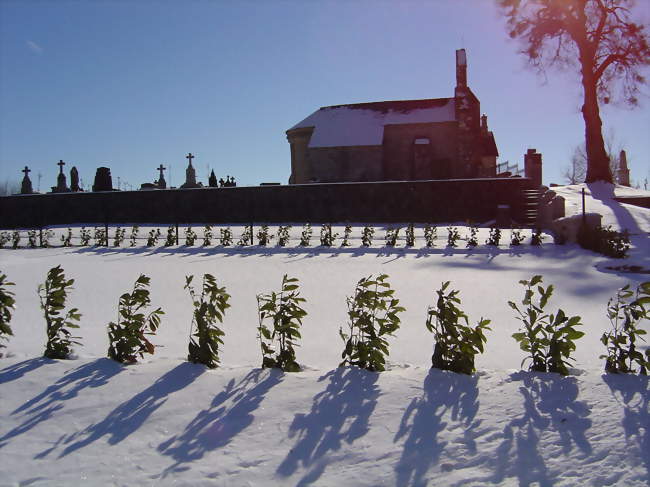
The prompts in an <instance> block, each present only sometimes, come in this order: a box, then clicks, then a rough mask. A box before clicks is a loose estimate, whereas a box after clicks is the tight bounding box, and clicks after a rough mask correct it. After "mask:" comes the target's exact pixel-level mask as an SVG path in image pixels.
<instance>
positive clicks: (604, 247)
mask: <svg viewBox="0 0 650 487" xmlns="http://www.w3.org/2000/svg"><path fill="white" fill-rule="evenodd" d="M578 244H580V246H581V247H582V248H583V249H588V250H593V251H594V252H598V253H601V254H603V255H606V256H607V257H614V258H615V259H623V258H625V257H626V256H627V251H628V250H629V249H630V236H629V234H628V232H627V230H624V231H622V232H617V231H616V230H612V227H611V226H608V227H604V228H603V227H600V226H598V227H596V228H590V227H588V226H586V225H581V226H580V229H579V230H578Z"/></svg>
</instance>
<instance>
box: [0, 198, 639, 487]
mask: <svg viewBox="0 0 650 487" xmlns="http://www.w3.org/2000/svg"><path fill="white" fill-rule="evenodd" d="M554 189H556V190H557V192H558V193H559V194H562V195H564V196H566V198H567V211H568V213H575V212H578V211H580V208H579V204H578V202H579V198H580V196H579V189H580V188H579V187H574V186H568V187H564V188H554ZM628 191H631V190H628ZM637 193H638V192H637ZM646 194H647V193H646ZM610 196H611V195H610ZM587 211H597V212H600V213H602V214H603V223H604V224H606V225H609V224H611V225H613V226H614V227H616V228H627V229H629V230H630V231H631V232H632V235H631V239H632V243H633V247H632V249H631V252H630V257H629V258H628V259H625V260H624V261H621V260H615V259H609V258H606V257H604V256H602V255H598V254H595V253H592V252H589V251H585V250H582V249H580V248H579V247H578V246H576V245H573V244H571V245H563V246H560V245H554V244H553V243H552V238H551V237H550V236H547V237H546V239H545V240H544V243H543V245H542V246H541V247H531V246H530V245H529V244H528V242H529V236H530V231H529V230H526V231H525V235H526V237H527V238H526V241H525V243H524V245H522V246H520V247H512V248H511V247H510V246H509V245H508V240H509V235H510V230H504V231H503V235H504V236H503V240H502V243H501V245H500V246H499V247H497V248H494V247H489V246H486V245H485V244H484V243H483V242H484V241H485V239H486V238H487V234H488V229H487V228H482V229H480V234H479V241H480V245H479V247H477V248H476V249H473V250H470V249H467V248H466V247H465V244H466V242H465V241H464V240H461V241H460V242H459V245H458V248H455V249H452V248H447V247H445V245H446V238H447V231H446V226H440V227H439V228H438V241H437V245H436V247H435V248H426V247H425V246H424V241H423V238H422V228H421V227H419V228H418V230H417V240H416V246H415V247H414V248H410V249H409V248H405V247H404V240H403V233H402V234H401V237H400V241H399V242H398V246H397V247H396V248H389V247H386V246H385V245H384V242H383V237H384V228H383V227H381V226H377V227H376V228H377V232H376V234H375V239H374V242H373V245H372V246H371V247H370V248H364V247H361V245H360V241H359V235H360V230H361V227H359V226H357V227H355V229H354V237H355V238H354V239H353V241H352V242H351V247H348V248H341V247H339V246H338V245H337V246H335V247H332V248H323V247H319V246H318V231H319V227H315V228H314V237H313V238H312V246H311V247H307V248H303V247H299V246H298V242H297V239H298V238H299V235H300V230H301V227H300V225H296V226H294V227H293V229H292V241H291V242H290V244H289V246H288V247H285V248H279V247H277V246H275V242H272V244H271V246H269V247H266V248H264V247H259V246H252V247H237V246H234V247H229V248H224V247H220V246H218V245H213V246H211V247H207V248H203V247H198V246H197V247H192V248H188V247H185V246H183V245H179V246H172V247H163V246H162V242H161V243H159V246H158V247H155V248H148V247H146V246H144V242H141V243H139V244H138V245H137V246H136V247H128V246H123V247H121V248H112V247H109V248H96V247H71V248H63V247H54V248H49V249H26V248H21V249H17V250H12V249H2V250H0V271H1V272H3V273H5V274H7V276H8V278H9V280H10V281H13V282H14V283H15V284H16V286H15V289H14V291H15V293H16V301H17V309H16V311H15V314H14V318H13V320H12V323H11V325H12V328H13V330H14V334H15V336H14V337H11V339H10V341H9V342H7V348H6V349H5V350H4V351H5V352H7V356H6V357H5V358H2V359H0V458H1V460H0V486H5V485H6V486H14V485H16V486H17V485H21V486H27V485H30V486H31V485H34V486H38V485H101V486H104V485H120V486H121V485H186V486H201V485H210V486H213V485H214V486H248V485H259V486H262V485H264V486H266V485H271V486H274V485H277V486H285V485H295V486H307V485H315V486H316V485H319V486H334V485H346V486H348V485H349V486H378V485H399V486H425V485H428V486H438V485H454V486H461V485H462V486H466V485H476V486H482V485H539V486H547V485H558V486H559V485H567V486H575V485H596V486H605V485H621V486H647V485H649V484H650V387H649V382H648V379H647V378H646V377H638V376H611V375H604V374H603V361H602V360H601V359H599V355H600V354H601V353H603V352H604V347H603V346H602V344H601V343H600V336H601V334H602V333H603V331H605V330H607V328H608V326H609V321H608V319H607V317H606V314H605V308H606V305H607V300H608V299H609V297H611V296H612V295H613V294H614V293H615V291H616V290H617V289H618V288H620V287H621V286H623V285H625V284H628V283H629V284H631V285H632V286H634V287H636V285H637V284H638V283H640V282H643V281H647V280H650V246H649V243H648V240H649V239H648V232H650V210H647V209H643V208H638V207H634V206H630V205H624V204H619V203H616V202H614V201H613V200H611V198H610V197H609V196H608V195H607V192H606V191H605V190H604V188H599V189H598V190H597V191H596V190H595V191H594V194H593V195H592V194H591V192H589V194H588V195H587ZM147 230H148V229H147ZM195 230H197V233H198V234H199V237H201V235H202V230H201V229H200V228H195ZM271 230H272V233H275V228H272V229H271ZM459 230H460V234H461V235H462V236H463V238H466V235H467V234H468V230H467V228H466V227H462V226H460V227H459ZM64 231H65V229H63V228H62V229H57V239H56V240H53V242H54V243H57V244H58V235H60V234H62V233H63V232H64ZM78 231H79V229H78V228H75V229H74V233H75V234H78ZM233 231H234V234H235V241H236V240H237V239H238V238H239V235H240V233H241V227H233ZM336 231H338V232H339V233H342V228H337V229H336ZM162 232H163V240H164V234H165V229H164V228H162ZM110 233H111V235H112V233H113V232H112V231H111V232H110ZM215 234H216V235H217V236H218V231H217V232H215ZM142 235H144V228H143V230H141V236H142ZM127 237H128V232H127ZM214 243H216V242H214ZM337 244H340V240H338V242H337ZM22 245H25V241H24V240H23V242H22ZM125 245H128V244H125ZM59 264H60V265H61V266H62V267H63V268H64V269H65V273H66V276H67V277H69V278H74V279H75V284H74V290H73V291H72V293H71V295H70V297H69V304H70V305H72V306H76V307H78V308H80V311H81V313H82V314H83V317H82V319H81V328H80V329H79V330H78V334H79V335H80V336H81V337H82V339H81V340H82V342H83V344H82V345H81V346H79V347H77V348H76V349H75V357H74V359H73V360H67V361H55V360H49V359H43V358H41V356H42V353H43V350H44V344H45V322H44V320H43V317H42V315H41V311H40V308H39V304H38V297H37V295H36V288H37V286H38V284H39V283H41V282H43V280H44V278H45V274H46V273H47V271H48V270H49V269H50V268H51V267H53V266H55V265H59ZM622 264H625V265H635V266H637V268H641V269H642V270H644V271H645V272H641V273H638V272H637V273H626V272H622V271H621V270H620V269H617V267H620V266H621V265H622ZM205 272H209V273H212V274H214V275H215V276H216V278H217V280H218V282H219V284H220V285H225V286H226V287H227V291H228V292H229V293H230V294H231V295H232V298H231V305H232V307H231V308H230V309H229V310H228V311H227V313H226V317H225V321H224V326H223V328H224V329H225V332H226V336H225V339H224V341H225V343H224V346H223V349H222V353H221V361H222V366H221V367H220V368H218V369H214V370H208V369H206V368H205V367H203V366H200V365H194V364H190V363H187V362H186V361H185V358H186V355H187V342H188V334H189V327H190V321H191V313H192V307H191V301H190V298H189V296H188V295H187V292H186V291H185V290H183V285H184V282H185V276H186V275H189V274H194V275H195V276H196V277H195V279H199V278H200V276H201V275H202V274H203V273H205ZM141 273H144V274H146V275H147V276H149V277H150V278H151V297H152V304H153V305H154V306H156V307H157V306H161V307H162V308H163V310H164V311H165V315H164V317H163V323H162V325H161V328H160V330H159V332H158V334H157V335H156V336H155V337H153V339H152V341H153V342H154V343H155V344H156V345H158V346H159V347H158V348H157V349H156V353H155V355H153V356H149V357H147V358H146V359H145V360H144V361H142V362H141V363H139V364H136V365H130V366H122V365H120V364H117V363H115V362H113V361H111V360H109V359H107V358H105V356H106V351H107V348H108V339H107V334H106V325H107V323H108V322H109V321H114V320H115V319H116V314H117V301H118V298H119V296H120V295H121V294H122V293H124V292H127V291H129V290H131V288H132V286H133V282H134V281H135V279H136V278H137V277H138V275H139V274H141ZM379 273H386V274H388V275H389V276H390V277H389V282H390V284H391V286H392V287H393V288H394V289H395V290H396V295H397V297H398V298H400V300H401V303H400V304H401V305H403V306H404V307H405V308H406V311H405V312H404V313H402V315H401V319H402V325H401V328H400V329H399V330H398V332H397V333H396V336H395V337H394V338H392V339H391V340H390V344H391V349H390V357H389V367H388V369H389V370H387V371H386V372H382V373H371V372H365V371H362V370H357V369H353V368H338V367H337V366H338V364H339V362H340V360H341V352H342V350H343V342H342V341H341V339H340V337H339V335H338V331H339V327H340V326H345V324H346V318H347V314H346V312H347V307H346V296H349V295H351V294H352V293H353V291H354V286H355V283H356V282H357V281H358V280H359V279H360V278H361V277H364V276H368V275H370V274H374V275H377V274H379ZM283 274H289V275H290V276H292V277H297V278H299V279H300V285H301V290H302V295H303V297H305V298H306V300H307V301H306V303H305V308H306V310H307V311H308V313H309V314H308V316H307V317H306V318H305V320H304V326H303V329H302V334H303V340H302V342H301V347H300V348H299V349H298V350H297V358H298V361H299V362H300V363H301V364H302V365H303V368H304V370H303V371H302V372H299V373H294V374H283V373H281V372H278V371H275V370H263V369H261V368H260V364H261V354H260V349H259V344H258V341H257V337H256V327H257V303H256V298H255V297H256V294H258V293H262V292H269V291H271V290H277V289H278V288H279V286H280V282H281V279H282V276H283ZM534 274H542V275H543V276H544V283H545V284H553V285H554V286H555V293H554V296H553V297H552V298H551V300H550V304H549V308H550V309H551V310H552V311H555V310H557V308H558V307H559V308H562V309H564V310H565V311H566V312H567V314H569V315H575V314H579V315H580V316H581V317H582V322H583V323H584V327H583V331H585V332H586V336H585V337H583V338H582V339H580V340H579V341H578V342H577V351H576V353H575V359H576V360H575V364H574V367H573V369H572V373H571V375H570V376H568V377H561V376H559V375H556V374H541V373H531V372H526V371H521V360H522V358H523V352H521V351H520V350H519V348H518V345H517V343H516V342H515V341H514V340H513V339H512V338H511V334H512V333H514V332H515V331H517V329H518V328H519V322H518V321H517V320H516V319H515V316H514V314H513V311H512V310H511V309H510V308H509V307H508V305H507V301H508V300H514V301H520V300H521V298H522V297H523V288H522V286H521V285H520V284H518V281H519V280H520V279H529V278H530V277H531V276H532V275H534ZM447 280H449V281H451V282H452V284H451V286H452V287H453V288H455V289H459V290H460V291H461V295H460V297H461V299H462V308H463V309H464V310H465V311H466V312H467V314H468V315H469V316H470V320H471V322H472V323H475V322H476V321H477V320H478V319H479V318H480V317H482V316H483V317H486V318H489V319H491V320H492V323H491V328H492V330H491V331H489V332H488V333H487V338H488V341H487V345H486V352H485V353H484V354H483V355H481V356H479V357H478V359H477V369H478V372H477V373H476V374H475V375H473V376H463V375H458V374H453V373H448V372H442V371H438V370H430V368H429V364H430V357H431V353H432V348H433V339H432V336H431V335H430V334H429V333H428V332H427V330H426V329H425V326H424V323H425V319H426V311H427V306H429V305H431V304H433V296H434V293H435V290H437V289H438V288H439V287H440V284H441V282H443V281H447ZM644 327H645V328H646V329H647V328H648V322H645V323H644Z"/></svg>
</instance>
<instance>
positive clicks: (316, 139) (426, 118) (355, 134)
mask: <svg viewBox="0 0 650 487" xmlns="http://www.w3.org/2000/svg"><path fill="white" fill-rule="evenodd" d="M455 120H456V115H455V107H454V99H453V98H433V99H426V100H400V101H380V102H374V103H356V104H353V105H335V106H331V107H322V108H320V109H319V110H316V111H315V112H314V113H312V114H311V115H309V116H308V117H307V118H305V119H304V120H303V121H302V122H300V123H298V124H296V125H294V126H293V127H291V128H290V129H289V131H291V130H295V129H301V128H310V127H313V128H314V132H313V133H312V136H311V139H310V141H309V147H346V146H364V145H370V146H372V145H382V141H383V138H384V127H385V126H386V125H403V124H412V123H436V122H453V121H455Z"/></svg>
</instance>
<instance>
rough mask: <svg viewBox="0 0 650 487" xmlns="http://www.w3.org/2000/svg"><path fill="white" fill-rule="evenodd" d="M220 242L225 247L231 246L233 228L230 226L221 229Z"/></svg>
mask: <svg viewBox="0 0 650 487" xmlns="http://www.w3.org/2000/svg"><path fill="white" fill-rule="evenodd" d="M219 242H220V243H221V245H222V246H224V247H229V246H231V245H232V230H231V229H230V227H226V228H220V229H219Z"/></svg>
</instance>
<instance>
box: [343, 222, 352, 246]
mask: <svg viewBox="0 0 650 487" xmlns="http://www.w3.org/2000/svg"><path fill="white" fill-rule="evenodd" d="M350 235H352V225H346V226H345V230H343V241H342V242H341V247H349V246H350Z"/></svg>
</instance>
